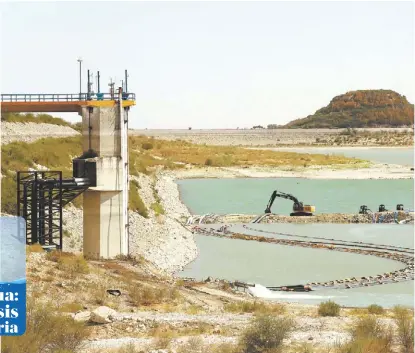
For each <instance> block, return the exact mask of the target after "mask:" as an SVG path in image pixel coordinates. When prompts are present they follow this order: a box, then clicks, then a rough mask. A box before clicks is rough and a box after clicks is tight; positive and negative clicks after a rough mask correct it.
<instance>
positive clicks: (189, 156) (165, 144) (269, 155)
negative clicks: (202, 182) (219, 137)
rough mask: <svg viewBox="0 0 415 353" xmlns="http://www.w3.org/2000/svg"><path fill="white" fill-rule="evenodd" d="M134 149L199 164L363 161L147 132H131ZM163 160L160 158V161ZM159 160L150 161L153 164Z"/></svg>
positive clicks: (297, 163)
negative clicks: (170, 137)
mask: <svg viewBox="0 0 415 353" xmlns="http://www.w3.org/2000/svg"><path fill="white" fill-rule="evenodd" d="M149 141H153V142H152V144H153V145H154V148H152V149H151V150H145V149H143V147H142V146H143V144H144V143H148V142H149ZM130 144H131V146H132V149H134V150H136V151H139V152H140V154H142V155H145V156H147V158H148V159H150V160H151V158H152V156H157V157H159V158H163V160H162V161H163V162H162V163H159V164H165V163H166V162H165V161H170V162H181V163H189V164H193V165H196V166H205V165H210V166H216V167H229V166H254V165H255V166H275V167H277V166H300V167H301V166H304V164H306V165H307V166H312V165H333V164H347V165H349V164H360V163H361V162H362V161H360V160H358V159H351V158H346V157H342V156H324V155H319V154H299V153H294V152H275V151H266V150H249V149H243V148H239V147H227V146H208V145H195V144H192V143H189V142H185V141H166V140H155V139H154V138H148V137H146V136H131V137H130ZM159 162H160V161H159ZM151 164H152V165H154V164H156V163H154V162H152V163H149V166H150V165H151Z"/></svg>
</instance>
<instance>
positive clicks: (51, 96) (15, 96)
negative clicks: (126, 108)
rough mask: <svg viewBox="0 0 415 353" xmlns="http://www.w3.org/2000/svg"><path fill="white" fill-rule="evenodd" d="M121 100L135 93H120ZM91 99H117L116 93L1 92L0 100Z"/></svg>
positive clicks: (132, 98)
mask: <svg viewBox="0 0 415 353" xmlns="http://www.w3.org/2000/svg"><path fill="white" fill-rule="evenodd" d="M122 98H123V100H135V93H128V92H124V93H122ZM91 100H98V101H103V100H115V101H117V100H118V94H116V93H113V94H111V93H64V94H55V93H37V94H26V93H23V94H15V93H11V94H8V93H6V94H2V95H1V101H2V102H75V101H91Z"/></svg>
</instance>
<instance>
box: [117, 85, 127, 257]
mask: <svg viewBox="0 0 415 353" xmlns="http://www.w3.org/2000/svg"><path fill="white" fill-rule="evenodd" d="M122 102H123V100H122V88H121V87H120V88H119V89H118V106H119V112H120V128H121V163H122V169H123V173H122V175H123V183H122V193H123V195H122V203H123V205H122V211H123V216H124V217H123V222H124V224H123V228H124V232H123V234H122V236H121V239H120V248H121V254H123V255H128V241H127V239H128V169H127V166H128V151H127V144H128V140H127V139H128V137H127V127H126V126H127V125H126V119H125V117H124V114H125V112H124V107H123V106H122Z"/></svg>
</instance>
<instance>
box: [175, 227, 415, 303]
mask: <svg viewBox="0 0 415 353" xmlns="http://www.w3.org/2000/svg"><path fill="white" fill-rule="evenodd" d="M249 226H252V227H255V229H262V230H267V231H277V232H287V233H292V234H298V235H307V236H318V237H330V238H334V239H344V240H353V241H362V242H372V243H379V244H389V245H399V246H405V247H413V244H414V238H413V231H414V227H413V225H395V224H391V225H386V224H384V225H371V224H365V225H353V224H318V225H317V224H313V225H310V224H307V225H303V224H301V225H300V224H260V225H259V224H253V225H249ZM209 227H210V225H209ZM231 230H234V231H243V230H244V228H243V227H242V225H232V226H231ZM244 232H245V233H254V234H255V232H248V231H244ZM260 234H261V235H265V236H266V235H267V234H264V233H260ZM269 236H273V235H269ZM196 242H197V245H198V247H199V251H200V255H199V257H198V258H197V259H196V260H195V261H194V262H193V263H191V264H189V265H188V266H187V267H186V268H185V269H184V271H183V272H182V273H181V274H180V275H181V276H184V277H195V278H198V279H205V278H207V277H208V276H212V277H216V278H223V279H227V280H240V281H245V282H249V283H259V284H261V285H265V286H271V285H272V286H278V285H290V284H300V283H307V282H315V281H326V280H333V279H341V278H347V277H352V276H365V275H374V274H380V273H383V272H389V271H393V270H395V269H399V268H402V267H404V265H403V264H401V263H399V262H395V261H392V260H386V259H381V258H377V257H373V256H364V255H360V254H351V253H341V252H336V251H328V250H324V249H309V248H299V247H291V246H283V245H276V244H267V243H259V242H253V241H243V240H236V239H223V238H213V237H206V236H196ZM413 286H414V283H413V281H408V282H402V283H396V284H387V285H383V286H374V287H364V288H353V289H348V290H324V291H320V290H319V291H316V292H314V293H308V294H306V295H304V294H301V296H299V295H298V294H295V293H283V294H281V297H280V298H278V300H283V301H301V302H303V303H318V302H321V301H322V300H327V299H332V300H335V301H336V302H338V303H339V304H341V305H345V306H367V305H369V304H373V303H376V304H379V305H382V306H384V307H391V306H393V305H397V304H402V305H409V306H413V297H414V287H413ZM322 297H324V298H322ZM299 298H301V299H299Z"/></svg>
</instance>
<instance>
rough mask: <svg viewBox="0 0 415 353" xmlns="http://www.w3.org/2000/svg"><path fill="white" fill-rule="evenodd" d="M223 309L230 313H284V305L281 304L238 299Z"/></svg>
mask: <svg viewBox="0 0 415 353" xmlns="http://www.w3.org/2000/svg"><path fill="white" fill-rule="evenodd" d="M224 309H225V311H228V312H231V313H253V314H256V315H261V314H274V315H280V314H284V313H285V306H284V305H282V304H268V303H263V302H257V301H254V302H249V301H238V302H234V303H230V304H226V305H225V306H224Z"/></svg>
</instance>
